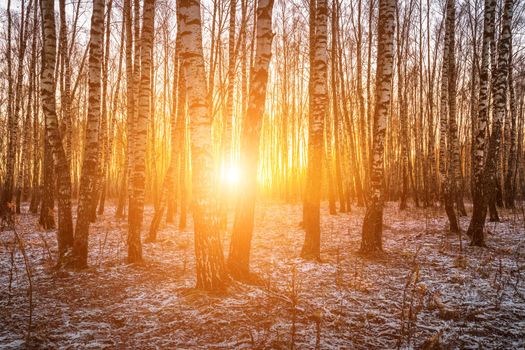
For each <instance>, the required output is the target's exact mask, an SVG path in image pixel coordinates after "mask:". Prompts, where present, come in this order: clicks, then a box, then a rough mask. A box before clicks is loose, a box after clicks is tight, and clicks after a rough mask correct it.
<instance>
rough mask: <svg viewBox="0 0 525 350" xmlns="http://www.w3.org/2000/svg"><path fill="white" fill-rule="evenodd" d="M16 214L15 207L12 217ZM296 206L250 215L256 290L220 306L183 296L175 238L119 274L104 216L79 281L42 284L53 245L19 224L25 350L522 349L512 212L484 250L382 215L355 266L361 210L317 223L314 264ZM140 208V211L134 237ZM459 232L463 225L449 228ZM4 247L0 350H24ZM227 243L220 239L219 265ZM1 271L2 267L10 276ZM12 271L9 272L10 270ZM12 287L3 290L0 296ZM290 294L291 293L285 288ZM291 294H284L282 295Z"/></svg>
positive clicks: (186, 251) (189, 276)
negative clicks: (375, 239)
mask: <svg viewBox="0 0 525 350" xmlns="http://www.w3.org/2000/svg"><path fill="white" fill-rule="evenodd" d="M25 209H26V208H25ZM301 212H302V211H301V206H300V205H289V204H275V203H273V204H261V205H259V207H258V209H257V215H256V223H255V226H256V229H255V236H254V241H253V246H252V265H251V266H252V269H253V271H254V272H256V273H258V275H259V277H261V279H262V280H264V281H265V282H264V285H261V286H254V285H246V284H241V283H237V282H234V283H232V285H231V286H230V287H229V289H228V291H227V292H226V293H224V294H220V295H217V294H207V293H203V292H200V291H196V290H194V289H193V287H194V284H195V277H194V275H195V273H194V268H195V266H194V260H193V237H192V223H191V217H188V219H189V222H188V228H187V229H186V230H183V231H179V230H178V229H177V226H176V225H172V224H168V225H164V226H163V227H161V230H160V232H159V238H160V239H159V241H158V242H156V243H146V244H144V257H145V263H144V264H141V265H127V264H126V263H125V256H126V232H127V231H126V227H127V220H125V219H121V220H119V219H116V218H115V217H114V207H109V209H107V210H106V214H105V215H104V216H103V217H101V218H99V219H98V221H97V222H96V223H95V224H94V225H92V229H91V235H90V255H89V264H90V266H91V267H90V268H89V269H87V270H84V271H82V272H74V271H58V272H57V271H55V270H54V269H53V261H52V260H51V259H54V258H55V255H56V238H55V232H54V231H50V232H43V231H41V230H40V229H39V228H38V225H37V219H36V217H34V216H32V215H30V214H25V213H24V214H21V215H19V216H18V219H17V225H16V230H17V232H18V234H19V237H21V240H22V242H23V246H24V247H25V251H26V254H27V257H28V260H29V265H30V269H31V274H32V285H33V287H32V294H33V297H32V303H33V310H32V314H33V315H32V327H31V341H30V347H33V348H52V349H55V348H64V349H78V348H82V349H84V348H94V349H99V348H119V349H127V348H137V349H153V348H157V349H167V348H170V349H173V348H177V349H198V348H207V349H252V348H256V349H285V348H286V349H288V348H291V347H292V343H293V346H294V348H296V349H314V348H315V347H316V344H317V342H320V343H319V345H320V348H321V349H385V348H421V347H426V348H432V346H434V348H436V349H437V348H438V347H439V346H441V347H442V348H447V349H449V348H465V349H478V348H483V349H488V348H493V349H525V223H524V214H523V210H522V209H517V210H514V211H505V210H502V211H501V216H502V217H503V220H502V222H501V223H497V224H494V223H488V224H487V229H488V231H489V232H488V237H487V244H488V248H476V247H470V246H469V245H468V240H466V239H465V237H463V253H462V254H460V248H459V247H460V245H459V239H458V237H457V236H451V235H447V234H446V229H445V228H446V219H445V218H444V214H443V212H442V211H440V210H439V208H434V209H414V208H410V209H408V210H406V211H405V212H399V211H398V209H397V204H396V203H389V204H388V206H387V208H386V210H385V215H384V217H385V227H384V235H383V239H384V248H385V253H384V254H381V255H378V256H375V257H363V256H360V255H359V254H358V253H357V250H358V248H359V242H360V232H361V223H362V218H363V214H364V210H363V208H353V211H352V213H350V214H339V215H336V216H330V215H329V214H328V212H327V210H326V203H325V205H324V207H323V212H322V219H321V220H322V248H321V254H322V258H323V262H322V263H312V262H305V261H303V260H301V259H300V258H298V255H299V252H300V249H301V245H302V241H303V236H304V233H303V231H302V230H301V229H300V227H299V222H300V220H301ZM151 217H152V209H151V208H149V207H148V208H146V214H145V224H144V229H143V231H145V232H146V231H147V228H148V226H149V222H150V219H151ZM461 225H462V228H463V229H464V230H466V228H467V226H468V218H461ZM14 237H15V236H14V234H13V233H12V232H9V231H4V232H2V233H0V295H1V298H0V348H6V349H9V348H23V347H25V346H26V343H25V341H26V335H27V329H28V316H29V298H28V279H27V274H26V270H25V267H24V266H25V265H24V259H23V256H22V254H21V253H20V249H19V248H18V249H16V250H15V253H14V255H12V254H11V252H13V247H14V244H15V243H16V242H15V241H14ZM228 245H229V237H228V234H225V235H224V247H225V254H226V253H227V251H228V249H227V248H228ZM12 261H13V262H14V263H12ZM12 266H14V268H12ZM10 280H11V283H10ZM292 281H293V282H294V285H295V288H292ZM292 290H295V291H296V292H295V293H294V292H292Z"/></svg>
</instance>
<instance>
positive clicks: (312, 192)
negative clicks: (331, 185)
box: [301, 0, 328, 260]
mask: <svg viewBox="0 0 525 350" xmlns="http://www.w3.org/2000/svg"><path fill="white" fill-rule="evenodd" d="M311 1H312V2H315V0H311ZM310 7H311V8H313V6H312V5H310ZM327 12H328V8H327V1H326V0H319V1H318V2H317V6H316V7H315V22H314V23H310V25H313V26H315V34H314V35H315V39H314V46H313V47H310V50H313V55H314V60H313V66H311V67H310V75H311V84H312V87H311V90H310V98H311V99H312V103H311V104H310V108H312V110H311V111H310V114H309V121H308V122H309V125H308V168H307V173H306V189H305V201H304V220H305V221H304V228H305V238H304V244H303V248H302V250H301V256H302V257H303V258H305V259H313V260H320V259H321V256H320V254H321V252H320V248H321V223H320V202H321V185H322V168H321V166H320V164H321V162H322V160H323V132H324V123H325V117H326V112H327V106H328V93H327V87H326V83H327V75H328V72H327Z"/></svg>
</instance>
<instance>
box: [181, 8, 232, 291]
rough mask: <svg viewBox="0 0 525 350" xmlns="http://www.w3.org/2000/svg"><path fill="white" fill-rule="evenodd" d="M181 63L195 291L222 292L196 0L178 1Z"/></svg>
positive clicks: (223, 279)
mask: <svg viewBox="0 0 525 350" xmlns="http://www.w3.org/2000/svg"><path fill="white" fill-rule="evenodd" d="M179 11H180V23H179V26H180V27H179V30H180V33H181V52H180V55H181V60H182V64H183V68H184V71H185V75H186V77H187V79H188V81H191V84H188V85H187V91H186V94H187V100H188V113H189V117H190V137H191V163H192V180H193V181H192V184H193V203H192V213H193V222H194V231H195V261H196V272H197V288H199V289H204V290H217V289H223V288H224V287H225V286H226V283H227V279H228V278H227V274H226V269H225V263H224V256H223V251H222V243H221V238H220V233H219V226H218V220H217V214H218V213H217V201H216V198H214V192H215V190H214V186H213V178H214V171H215V169H214V159H213V155H212V153H211V150H212V142H211V141H212V139H211V136H212V135H211V118H210V115H211V113H210V106H209V104H208V91H207V86H206V73H205V70H204V56H203V50H202V25H201V23H202V22H201V12H200V1H199V0H181V2H180V7H179Z"/></svg>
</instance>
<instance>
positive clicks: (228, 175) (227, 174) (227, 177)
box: [223, 165, 241, 185]
mask: <svg viewBox="0 0 525 350" xmlns="http://www.w3.org/2000/svg"><path fill="white" fill-rule="evenodd" d="M223 178H224V181H225V182H226V183H228V184H230V185H237V184H239V182H240V181H241V172H240V170H239V168H238V167H236V166H234V165H232V166H228V167H227V168H226V169H224V177H223Z"/></svg>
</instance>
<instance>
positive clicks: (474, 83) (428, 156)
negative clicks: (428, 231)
mask: <svg viewBox="0 0 525 350" xmlns="http://www.w3.org/2000/svg"><path fill="white" fill-rule="evenodd" d="M524 10H525V4H523V3H522V2H520V1H515V0H514V1H513V0H484V1H483V3H482V1H481V0H473V1H460V0H446V1H438V2H434V1H429V0H403V1H400V0H397V1H396V0H378V1H374V0H372V1H366V2H365V1H362V0H330V1H327V0H309V1H307V2H305V1H295V0H293V1H285V0H276V1H275V4H274V1H273V0H258V1H248V0H230V1H218V0H209V1H202V2H201V1H197V0H179V1H175V0H174V1H167V0H143V1H140V0H123V1H122V2H121V1H119V0H93V1H89V2H87V3H86V2H81V1H77V0H73V1H72V2H68V3H66V2H65V1H64V0H60V1H59V3H58V9H57V8H55V2H54V0H42V1H36V0H16V1H15V0H7V3H6V4H5V7H3V8H1V9H0V11H1V13H0V16H1V18H2V22H1V23H2V24H1V29H2V30H1V33H2V37H1V38H0V40H1V43H2V45H1V46H0V55H2V58H4V59H3V60H2V63H1V64H0V72H1V76H0V84H1V85H0V86H1V87H2V88H1V89H0V146H1V148H0V149H1V158H0V183H1V196H0V214H1V215H2V216H3V217H11V216H12V215H13V214H17V213H20V212H21V211H22V206H21V203H23V202H28V203H29V204H30V205H29V206H28V210H29V211H30V212H31V213H37V212H39V215H40V217H39V222H40V224H41V225H42V227H43V228H44V229H53V228H56V229H57V239H58V247H59V258H58V262H59V266H62V265H66V266H70V267H77V268H82V267H85V266H87V264H88V251H89V247H88V246H89V244H88V242H89V228H90V224H91V223H92V222H94V221H95V220H96V219H97V216H99V215H101V214H103V213H104V211H105V210H106V209H107V208H106V201H107V200H113V199H114V200H115V203H116V205H115V208H116V209H115V215H116V216H117V217H119V218H122V217H124V216H127V219H128V230H129V232H128V239H127V243H128V260H129V262H139V261H141V260H142V241H143V238H144V239H147V240H148V241H151V242H153V241H155V240H156V237H157V231H158V228H159V227H160V225H161V223H162V222H163V220H166V221H167V222H173V221H174V218H175V214H178V216H177V218H178V220H179V223H178V226H179V228H184V227H185V226H186V216H187V213H188V212H189V213H191V215H192V216H193V222H194V232H195V254H196V262H197V286H198V287H201V288H204V289H216V288H221V287H223V286H224V285H225V284H226V283H227V280H228V278H229V277H228V276H233V277H235V278H239V279H251V278H253V276H252V275H251V273H250V269H249V256H250V242H251V237H252V233H253V229H254V227H253V225H254V211H255V206H256V199H258V198H266V199H279V200H283V201H286V202H299V201H302V202H303V206H304V210H303V222H302V225H303V227H304V229H305V241H304V245H303V249H302V252H301V255H302V256H303V257H304V258H306V259H314V260H320V259H321V256H320V242H321V240H322V237H321V221H322V219H321V216H320V208H321V205H322V203H323V200H327V201H328V208H329V212H330V214H337V212H341V213H345V212H351V208H352V206H366V214H365V218H364V222H363V238H362V244H361V250H362V251H363V252H366V253H368V252H374V251H380V250H382V238H381V234H382V222H383V221H382V215H383V214H382V213H383V207H384V203H385V201H399V209H400V210H409V209H408V208H409V207H410V206H411V205H412V203H413V205H414V206H417V207H426V208H430V207H435V206H441V207H443V208H444V210H445V212H446V214H447V216H448V219H449V222H450V228H447V229H450V231H452V232H455V233H461V227H460V225H459V221H458V216H465V215H468V214H469V211H467V210H466V207H467V208H468V206H466V205H465V203H468V202H472V203H473V212H472V220H471V222H470V226H469V228H468V230H467V231H466V233H467V234H468V236H470V237H471V243H472V244H474V245H479V246H484V245H485V244H486V242H485V237H484V225H485V221H486V216H487V213H488V214H489V220H491V221H498V220H499V215H498V209H499V208H501V207H506V208H514V207H515V206H516V205H517V203H522V201H523V199H524V196H525V162H524V161H523V159H524V156H525V154H524V131H525V125H524V120H525V116H524V107H525V101H524V95H525V74H524V72H525V61H524V58H525V56H524V55H523V52H522V51H523V47H524V46H523V45H524V42H523V38H522V36H520V35H515V33H520V32H522V31H523V29H524V25H525V24H524V23H525V21H524V20H525V17H524ZM88 18H89V20H88ZM149 203H151V204H153V206H154V210H155V214H154V216H153V218H152V220H151V222H150V221H149V218H146V217H145V216H144V206H145V205H146V204H149ZM55 205H56V209H57V219H58V220H57V221H55ZM519 205H522V204H519ZM74 213H76V216H75V215H74ZM229 214H230V215H229ZM229 216H230V219H231V221H232V222H233V225H231V227H230V226H228V225H227V222H228V221H227V219H228V217H229ZM74 219H75V220H76V221H75V220H74ZM464 229H465V228H464ZM146 231H148V232H149V234H146V233H145V232H146ZM223 231H227V232H231V234H232V240H231V246H230V249H229V256H228V258H227V259H225V258H224V256H223V254H224V253H223V247H222V240H221V237H222V233H223ZM146 236H147V237H146Z"/></svg>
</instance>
